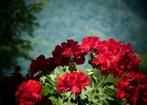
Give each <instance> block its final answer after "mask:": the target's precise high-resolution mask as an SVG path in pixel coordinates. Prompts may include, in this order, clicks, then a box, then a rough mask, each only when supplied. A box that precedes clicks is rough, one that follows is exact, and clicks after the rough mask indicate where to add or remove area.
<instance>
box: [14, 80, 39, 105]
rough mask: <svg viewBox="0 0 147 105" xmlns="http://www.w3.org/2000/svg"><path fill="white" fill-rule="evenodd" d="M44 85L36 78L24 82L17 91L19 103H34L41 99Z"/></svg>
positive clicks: (27, 104)
mask: <svg viewBox="0 0 147 105" xmlns="http://www.w3.org/2000/svg"><path fill="white" fill-rule="evenodd" d="M41 93H42V87H41V85H40V83H39V82H37V81H35V80H28V81H26V82H23V83H22V84H21V85H20V86H19V88H18V90H17V91H16V93H15V96H16V101H17V103H18V104H19V105H34V104H36V103H37V102H38V101H40V100H41Z"/></svg>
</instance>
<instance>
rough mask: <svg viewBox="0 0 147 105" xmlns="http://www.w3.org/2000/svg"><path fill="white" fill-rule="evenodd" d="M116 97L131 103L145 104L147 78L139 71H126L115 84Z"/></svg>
mask: <svg viewBox="0 0 147 105" xmlns="http://www.w3.org/2000/svg"><path fill="white" fill-rule="evenodd" d="M116 97H117V98H119V99H123V98H126V99H127V100H128V102H129V103H131V104H132V105H146V104H147V78H146V77H145V76H144V75H143V74H142V73H141V72H140V71H139V72H130V73H128V74H127V75H126V76H125V77H123V78H122V79H121V80H120V81H119V82H118V83H117V84H116Z"/></svg>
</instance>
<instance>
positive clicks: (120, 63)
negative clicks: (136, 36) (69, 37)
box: [81, 37, 140, 77]
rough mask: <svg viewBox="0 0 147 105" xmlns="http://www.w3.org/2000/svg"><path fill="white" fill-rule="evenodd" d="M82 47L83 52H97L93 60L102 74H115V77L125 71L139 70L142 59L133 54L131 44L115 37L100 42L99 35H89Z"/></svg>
mask: <svg viewBox="0 0 147 105" xmlns="http://www.w3.org/2000/svg"><path fill="white" fill-rule="evenodd" d="M81 48H82V51H83V52H89V51H93V52H95V54H96V57H95V58H93V59H92V61H91V62H92V64H93V65H96V66H97V68H98V69H99V70H100V71H101V74H102V75H106V76H107V75H108V74H113V75H114V77H121V76H122V74H123V73H124V72H125V71H131V70H138V67H139V63H140V59H139V56H138V55H136V54H133V50H132V47H131V46H130V44H124V43H122V42H117V41H115V40H114V39H109V40H104V41H101V42H100V41H99V39H98V37H87V38H84V39H83V40H82V45H81Z"/></svg>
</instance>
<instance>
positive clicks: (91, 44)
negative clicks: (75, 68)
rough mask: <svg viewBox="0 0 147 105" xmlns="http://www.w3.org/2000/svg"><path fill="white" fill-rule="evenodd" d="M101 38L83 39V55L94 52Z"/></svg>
mask: <svg viewBox="0 0 147 105" xmlns="http://www.w3.org/2000/svg"><path fill="white" fill-rule="evenodd" d="M99 42H100V41H99V38H98V37H97V36H88V37H86V38H83V39H82V44H81V45H80V48H81V49H82V52H83V53H88V52H89V51H91V50H93V49H94V48H95V47H96V46H97V45H98V44H99Z"/></svg>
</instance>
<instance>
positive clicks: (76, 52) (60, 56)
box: [52, 39, 85, 66]
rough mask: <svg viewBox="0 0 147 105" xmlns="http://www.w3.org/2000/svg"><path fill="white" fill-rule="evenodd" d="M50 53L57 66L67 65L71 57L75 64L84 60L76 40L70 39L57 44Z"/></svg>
mask: <svg viewBox="0 0 147 105" xmlns="http://www.w3.org/2000/svg"><path fill="white" fill-rule="evenodd" d="M52 54H53V58H54V60H55V63H56V65H57V66H64V65H68V64H69V61H70V58H71V57H73V60H74V62H75V63H76V64H83V63H84V61H85V57H84V54H82V53H81V49H80V48H79V45H78V42H77V41H74V40H72V39H71V40H67V42H63V43H61V45H57V46H56V47H55V50H54V51H53V52H52ZM77 59H78V60H77Z"/></svg>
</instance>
